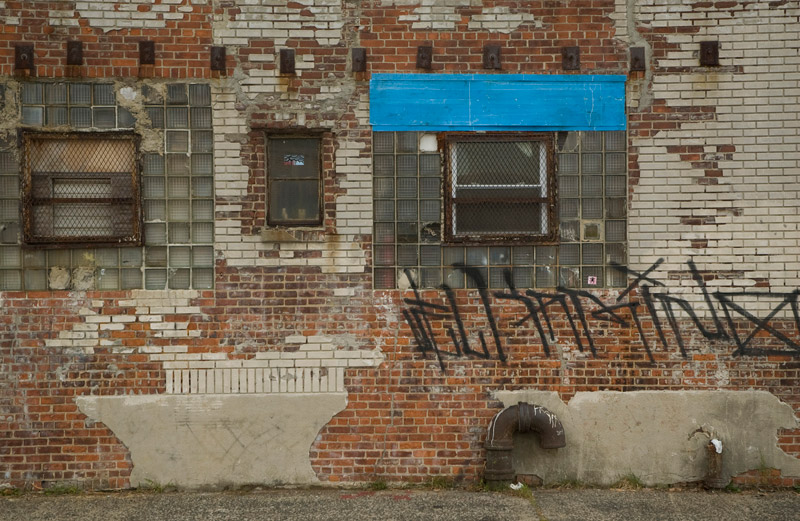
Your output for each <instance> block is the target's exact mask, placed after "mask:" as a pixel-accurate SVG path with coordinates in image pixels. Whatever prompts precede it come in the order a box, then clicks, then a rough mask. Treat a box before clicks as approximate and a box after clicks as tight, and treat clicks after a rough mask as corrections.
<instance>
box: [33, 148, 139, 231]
mask: <svg viewBox="0 0 800 521" xmlns="http://www.w3.org/2000/svg"><path fill="white" fill-rule="evenodd" d="M24 146H25V183H24V195H23V197H24V205H23V216H24V234H25V239H26V242H27V243H29V244H63V243H92V244H117V245H118V244H139V243H140V241H141V232H140V230H141V225H140V200H139V185H138V175H137V174H138V173H137V169H136V141H135V139H134V137H133V136H132V135H129V134H125V135H113V136H112V135H102V136H99V135H86V134H27V135H26V136H25V139H24Z"/></svg>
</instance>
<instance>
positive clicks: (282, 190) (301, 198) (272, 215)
mask: <svg viewBox="0 0 800 521" xmlns="http://www.w3.org/2000/svg"><path fill="white" fill-rule="evenodd" d="M320 150H321V140H320V138H316V137H294V136H271V137H268V139H267V192H268V193H269V207H268V213H267V221H268V223H269V224H270V225H283V226H298V225H315V224H320V223H321V222H322V210H321V208H322V200H321V197H320V194H321V193H322V191H321V185H320V183H321V181H322V162H321V160H320V155H321V154H320Z"/></svg>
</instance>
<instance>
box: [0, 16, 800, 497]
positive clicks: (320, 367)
mask: <svg viewBox="0 0 800 521" xmlns="http://www.w3.org/2000/svg"><path fill="white" fill-rule="evenodd" d="M102 4H107V5H102ZM797 15H798V6H797V3H796V2H773V3H766V2H757V3H752V2H742V3H740V2H723V3H719V2H717V3H711V2H708V3H703V2H699V3H695V4H688V3H678V4H676V3H674V2H663V1H656V0H651V1H648V2H625V1H621V0H618V1H616V2H615V1H611V0H608V1H603V0H586V1H581V2H528V1H526V2H522V1H501V0H497V1H491V0H483V1H482V0H447V1H445V0H437V1H433V2H415V1H413V0H370V1H365V2H354V1H348V0H304V1H298V2H288V3H287V2H281V1H272V0H260V1H257V2H244V1H237V0H229V1H228V0H226V1H220V2H209V1H204V0H164V1H162V2H159V3H157V4H152V3H151V2H139V1H130V2H111V1H106V0H103V1H95V2H45V1H31V2H13V1H10V0H7V1H5V2H0V20H2V21H3V23H4V28H5V31H4V32H3V34H2V35H1V36H0V84H2V85H3V86H4V87H5V88H4V89H3V90H2V91H1V92H2V95H3V103H2V105H0V110H2V111H3V114H4V115H5V116H6V117H4V122H3V123H1V124H0V141H2V145H3V146H2V149H3V152H4V153H6V154H8V157H9V158H10V159H9V160H8V163H9V165H10V166H8V167H3V168H5V169H4V170H3V171H2V172H0V175H3V176H5V177H8V178H10V179H12V180H13V179H14V177H13V176H17V175H18V172H19V165H20V161H21V149H20V146H19V143H18V140H17V135H18V130H19V129H27V130H42V125H41V124H40V125H35V124H33V125H32V124H26V123H23V122H22V115H21V108H22V105H23V104H22V103H21V101H20V90H21V87H20V85H21V84H23V83H26V84H27V83H30V82H31V81H33V80H35V81H42V82H48V81H50V80H58V81H62V80H64V79H65V78H71V79H70V80H69V81H78V80H77V79H76V78H80V81H86V82H89V83H98V82H106V83H109V82H113V84H114V92H115V95H116V97H117V102H118V103H119V104H121V105H124V106H129V107H130V106H131V105H130V103H128V102H127V101H126V100H125V95H126V94H125V93H123V91H122V89H123V88H125V87H129V88H133V89H134V90H135V91H136V92H142V87H143V86H144V85H147V86H148V87H154V88H156V89H157V90H158V89H160V91H162V92H163V91H164V90H165V89H166V88H167V87H166V86H167V85H173V84H176V83H175V82H178V83H179V84H183V83H189V84H208V85H210V89H211V106H212V125H213V133H214V134H213V176H214V178H213V184H214V187H213V188H214V233H213V246H214V263H215V265H214V283H213V288H202V287H193V288H186V289H176V288H174V287H173V288H172V289H170V287H168V285H165V286H164V287H160V288H158V289H148V288H149V286H144V287H137V288H135V289H125V290H114V291H98V290H93V291H83V290H77V289H73V290H72V291H63V290H61V291H55V290H53V289H48V290H45V291H42V290H36V291H34V290H24V288H25V287H26V286H19V287H18V288H15V289H14V290H8V291H4V292H3V293H1V294H0V299H2V304H3V305H2V310H3V311H2V312H0V321H1V322H2V324H3V326H2V330H0V339H1V342H0V433H2V434H0V441H2V443H0V483H8V484H9V485H11V486H16V487H32V488H39V487H46V486H50V485H52V484H53V483H56V482H65V481H70V482H77V483H80V484H82V485H84V486H87V487H94V488H125V487H128V486H130V482H129V481H128V478H129V476H130V472H131V468H132V465H133V464H135V462H132V460H131V455H130V454H129V453H128V451H127V449H126V447H125V446H124V444H123V443H122V442H121V441H120V440H118V439H117V438H116V437H115V435H114V433H112V432H111V431H110V430H109V429H107V428H106V427H105V426H104V425H102V424H97V423H93V422H91V421H90V420H88V418H87V417H86V416H84V415H83V414H81V413H80V412H79V411H78V409H77V407H76V405H75V397H77V396H90V395H111V394H119V395H122V394H264V393H278V394H280V393H301V392H302V393H326V392H327V393H332V392H343V391H344V392H347V408H346V409H345V410H344V411H342V412H341V413H339V414H337V415H336V416H335V417H334V418H333V420H331V422H330V423H328V424H327V425H326V426H325V427H324V428H323V429H322V430H321V431H320V433H319V435H318V437H317V439H316V441H315V443H314V444H313V446H312V447H310V452H309V457H310V460H311V463H312V466H313V469H314V471H315V472H316V475H317V478H318V479H319V480H321V481H326V482H352V481H373V480H376V479H384V480H391V481H425V480H428V479H431V477H434V476H444V477H447V478H449V479H455V480H467V481H471V480H476V479H479V477H480V475H481V473H482V472H483V465H484V458H485V451H484V449H483V442H484V440H485V432H486V427H487V425H488V423H489V420H490V419H491V417H492V416H493V415H494V414H496V413H497V412H498V411H499V408H500V407H501V403H500V402H499V401H498V400H497V399H495V397H494V395H493V392H495V391H498V390H518V389H536V390H553V391H557V392H558V393H559V395H560V396H561V397H562V398H563V399H565V400H566V399H569V398H570V397H572V396H574V395H575V393H577V392H580V391H598V390H618V391H631V390H673V391H679V390H718V389H727V390H743V389H763V390H766V391H769V392H771V393H773V394H774V395H775V396H777V397H779V398H780V399H781V400H783V401H784V402H786V403H788V404H790V405H792V407H794V409H795V410H798V408H800V385H799V384H800V381H799V380H798V378H800V375H799V374H798V371H800V364H798V362H797V358H796V355H797V352H798V348H800V346H799V345H798V344H799V343H800V340H798V334H800V332H798V317H797V315H796V302H797V294H796V293H794V292H795V290H796V289H797V287H798V282H799V281H800V280H799V277H798V272H800V269H798V260H797V257H798V253H800V250H798V248H800V241H798V238H799V237H798V228H797V223H798V217H797V212H796V207H795V201H796V199H797V195H798V194H797V191H798V186H800V185H798V182H797V175H798V170H797V168H798V159H799V158H798V153H797V151H796V149H797V142H798V139H800V136H799V135H798V123H797V119H798V118H797V112H798V110H797V108H798V103H797V95H798V92H799V91H798V80H799V79H800V78H798V74H797V68H798V58H797V51H798V43H797V42H798V40H799V39H798V38H797V36H798V32H799V31H798V23H797ZM71 40H78V41H81V42H83V53H84V62H83V63H84V64H83V65H82V66H77V68H76V66H67V65H66V43H67V41H71ZM142 40H152V41H154V42H155V44H156V46H155V50H156V63H155V65H154V66H146V65H140V64H139V47H138V42H139V41H142ZM705 40H718V41H719V42H720V49H721V51H720V66H718V67H701V66H700V65H699V62H698V57H697V53H698V50H699V42H700V41H705ZM23 42H24V43H26V44H33V45H34V46H35V52H36V54H35V58H34V60H35V70H34V71H31V72H30V73H27V72H21V71H18V70H15V68H14V46H15V44H19V43H23ZM489 43H491V44H499V45H500V46H501V56H502V64H503V65H502V70H501V71H499V72H497V74H506V73H525V74H570V73H572V72H571V71H563V70H562V51H561V49H562V47H567V46H578V47H580V50H581V55H580V62H581V68H580V70H579V71H575V72H576V73H580V74H628V78H629V79H628V83H627V100H626V103H627V110H628V121H629V126H628V141H629V143H628V179H629V181H628V200H627V203H628V204H627V224H628V236H627V265H626V269H627V270H628V271H627V272H626V277H623V280H624V281H625V284H623V285H621V287H618V288H614V287H606V288H602V289H594V288H586V287H584V288H581V287H566V288H559V289H556V288H555V287H536V288H507V287H490V288H486V289H482V290H479V289H455V290H453V293H452V295H448V294H447V293H446V292H445V291H444V290H439V289H431V288H419V289H416V290H415V288H413V287H406V288H402V287H401V288H400V289H382V290H376V289H374V284H373V268H374V262H373V226H374V221H373V149H372V148H373V147H372V145H373V137H372V132H371V127H370V125H369V96H368V95H369V84H368V79H369V74H370V73H378V72H404V73H418V72H419V73H422V72H423V71H420V70H418V69H417V68H416V65H415V63H416V52H417V46H419V45H431V46H432V47H433V65H432V72H425V73H426V74H434V75H435V74H446V73H486V74H494V73H493V72H488V71H486V70H484V69H483V67H482V50H483V46H484V45H485V44H489ZM212 45H213V46H224V47H225V48H226V52H227V70H225V71H222V72H220V71H216V72H212V71H211V70H210V66H209V60H210V58H209V48H210V47H211V46H212ZM352 47H364V48H366V49H367V56H368V58H367V59H368V71H369V72H368V73H353V72H351V55H350V49H351V48H352ZM629 47H644V48H645V51H646V56H647V67H646V71H644V72H630V73H629V70H628V69H629V66H628V48H629ZM280 49H293V50H294V51H295V57H296V73H295V74H293V75H287V74H281V73H280V71H279V67H278V65H279V51H280ZM126 103H128V105H125V104H126ZM166 106H167V107H168V105H166ZM139 108H141V110H140V111H139V112H137V110H138V109H137V106H135V105H134V106H132V107H131V111H132V112H133V113H134V115H135V116H136V117H137V122H136V126H135V127H134V128H135V129H136V131H137V132H140V133H142V134H143V135H145V137H146V141H147V142H146V144H145V148H147V149H146V150H143V152H147V153H150V154H155V153H163V151H164V148H163V147H164V146H165V145H164V144H165V138H164V136H163V135H162V134H160V133H159V132H163V130H155V131H154V130H153V129H152V128H151V126H150V125H149V123H148V122H147V121H146V120H145V119H144V116H143V113H144V108H143V107H139ZM58 129H59V130H64V131H72V130H74V129H73V128H72V127H70V126H69V125H67V126H64V127H59V128H58ZM272 132H293V133H297V132H313V133H316V134H318V135H321V136H323V165H322V178H323V186H324V200H323V217H324V218H323V224H322V225H321V226H310V227H300V228H275V227H270V226H268V225H267V222H266V209H267V208H266V200H267V199H266V183H265V175H266V164H265V139H266V137H265V136H266V135H267V134H268V133H272ZM148 147H149V148H148ZM159 147H160V148H159ZM159 150H160V151H161V152H159ZM165 175H166V179H167V180H169V178H170V177H169V176H170V175H171V174H170V172H167V174H165ZM5 177H4V178H5ZM4 186H5V185H4ZM4 190H5V191H4V192H3V193H0V199H2V201H1V202H2V203H4V204H5V206H3V207H2V208H0V210H2V211H0V214H2V215H0V216H2V218H3V221H4V223H12V222H18V221H19V218H18V212H19V197H18V192H15V187H14V186H13V183H12V184H11V185H10V188H9V187H7V186H6V187H5V188H4ZM3 209H5V210H3ZM3 211H5V212H7V213H3ZM153 224H157V223H156V221H153ZM4 226H5V224H4ZM8 229H12V228H8ZM5 230H6V228H4V232H3V234H2V243H3V246H2V247H3V248H16V250H14V251H17V250H18V251H21V252H22V253H20V255H24V254H25V252H26V251H29V250H27V249H20V248H19V238H18V236H17V235H15V234H14V233H11V232H6V231H5ZM181 244H183V243H181ZM149 247H150V245H149V244H147V243H145V245H144V246H143V248H144V252H145V254H144V257H145V261H144V263H143V264H141V265H140V266H139V267H138V268H137V269H141V270H142V271H143V273H146V272H147V270H148V269H150V268H154V266H151V265H148V264H147V260H146V258H147V255H146V252H147V248H149ZM3 251H4V252H5V251H6V250H3ZM8 251H9V252H10V251H12V250H11V249H9V250H8ZM73 253H74V252H73ZM15 262H16V264H15ZM24 262H25V261H24V259H23V260H22V261H19V262H17V261H15V260H14V259H13V258H12V259H11V260H3V261H2V262H0V264H2V266H0V268H2V269H0V272H1V273H0V274H2V275H3V277H5V278H4V279H2V280H5V281H8V280H11V278H12V277H13V276H17V275H18V276H19V277H20V280H22V281H24V280H25V277H26V276H27V275H26V273H27V271H28V270H27V268H26V267H25V266H27V265H24ZM3 263H5V264H3ZM47 266H48V269H51V268H53V267H58V266H57V265H55V264H48V265H47ZM194 268H195V267H192V269H194ZM70 269H72V266H70ZM93 269H94V267H93ZM96 269H98V270H99V269H101V267H96ZM154 269H155V268H154ZM157 269H162V268H161V267H157ZM163 269H164V271H165V272H167V275H165V277H168V276H172V274H173V273H172V271H170V270H172V266H171V265H167V266H164V267H163ZM176 269H184V268H182V267H176ZM12 272H13V273H12ZM13 274H17V275H13ZM145 280H146V279H145ZM20 284H23V283H22V282H20ZM578 286H580V284H578ZM4 287H6V288H8V287H9V286H4ZM529 289H530V290H531V291H532V293H526V290H529ZM428 304H432V305H435V306H437V307H436V308H433V307H431V306H429V305H428ZM782 304H783V305H782ZM433 309H435V310H436V312H435V313H434V312H433V311H432V310H433ZM773 310H777V311H776V312H775V314H774V315H770V314H771V313H772V311H773ZM766 317H769V321H764V319H765V318H766ZM462 331H463V333H462ZM751 333H752V335H751ZM779 434H780V437H779V445H780V447H781V448H782V449H783V450H785V451H786V452H787V453H789V454H792V455H794V456H798V455H800V430H788V429H787V430H785V431H783V432H781V433H779ZM751 478H752V476H749V475H745V476H743V477H742V480H744V481H746V480H748V479H751ZM770 479H771V480H772V481H773V482H775V483H782V484H790V483H792V480H793V479H796V478H792V477H784V476H781V474H780V472H777V473H776V474H775V475H774V476H772V477H771V478H770Z"/></svg>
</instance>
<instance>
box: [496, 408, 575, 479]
mask: <svg viewBox="0 0 800 521" xmlns="http://www.w3.org/2000/svg"><path fill="white" fill-rule="evenodd" d="M515 432H519V433H526V432H535V433H537V434H539V445H540V446H541V447H542V448H543V449H557V448H559V447H564V446H565V445H566V444H567V441H566V438H565V436H564V427H563V426H562V425H561V421H560V420H559V419H558V417H557V416H556V415H555V414H553V413H552V412H550V411H548V410H547V409H545V408H544V407H540V406H538V405H530V404H528V403H525V402H522V403H518V404H517V405H512V406H511V407H508V408H506V409H503V410H502V411H500V412H499V413H497V414H496V415H495V417H494V418H492V421H491V423H489V432H488V434H487V436H486V473H485V475H484V477H485V479H486V483H487V484H488V485H489V486H503V485H507V484H509V483H511V481H512V480H513V479H514V477H515V473H514V465H513V461H512V455H511V449H513V447H514V433H515Z"/></svg>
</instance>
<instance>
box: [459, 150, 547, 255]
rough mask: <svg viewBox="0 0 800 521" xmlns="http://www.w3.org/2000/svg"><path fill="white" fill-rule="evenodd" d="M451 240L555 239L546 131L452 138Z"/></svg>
mask: <svg viewBox="0 0 800 521" xmlns="http://www.w3.org/2000/svg"><path fill="white" fill-rule="evenodd" d="M448 155H449V163H448V170H449V182H450V183H449V187H448V189H447V190H446V195H447V197H446V203H447V212H446V218H447V221H448V222H447V227H446V229H447V239H448V240H451V241H473V242H481V241H492V240H505V239H510V238H519V239H525V240H541V239H545V240H552V238H553V236H554V233H555V227H554V222H555V220H554V218H553V215H552V213H553V208H554V198H553V196H552V194H553V189H552V187H553V183H554V180H553V168H552V163H553V160H552V142H551V140H550V139H549V138H548V137H546V136H542V135H538V134H537V135H526V136H517V135H510V136H475V135H471V136H453V137H449V138H448Z"/></svg>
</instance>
